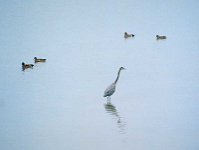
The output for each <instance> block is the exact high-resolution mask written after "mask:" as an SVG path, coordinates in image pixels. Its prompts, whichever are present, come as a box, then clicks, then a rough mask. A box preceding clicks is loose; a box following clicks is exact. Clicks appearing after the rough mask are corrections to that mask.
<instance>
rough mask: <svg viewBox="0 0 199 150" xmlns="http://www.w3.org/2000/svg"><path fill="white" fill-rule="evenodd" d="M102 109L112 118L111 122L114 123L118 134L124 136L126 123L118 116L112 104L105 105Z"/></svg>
mask: <svg viewBox="0 0 199 150" xmlns="http://www.w3.org/2000/svg"><path fill="white" fill-rule="evenodd" d="M104 108H105V110H106V113H108V114H110V115H111V116H113V120H115V121H116V124H117V126H118V128H119V132H120V133H121V134H125V133H126V132H125V126H126V123H125V122H124V121H123V118H122V117H121V116H120V115H119V112H118V111H117V109H116V107H115V106H114V105H113V104H112V103H109V102H108V103H106V104H104Z"/></svg>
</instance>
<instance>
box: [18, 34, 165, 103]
mask: <svg viewBox="0 0 199 150" xmlns="http://www.w3.org/2000/svg"><path fill="white" fill-rule="evenodd" d="M134 36H135V35H134V34H129V33H127V32H124V38H125V39H127V38H131V37H134ZM166 38H167V37H166V36H162V35H161V36H160V35H156V39H157V40H161V39H162V40H163V39H166ZM34 62H35V63H39V62H41V63H42V62H46V59H43V58H37V57H34ZM33 66H34V65H33V64H25V63H24V62H22V70H23V71H24V70H25V69H28V68H33ZM122 70H125V68H124V67H120V68H119V71H118V74H117V78H116V79H115V81H114V82H113V83H112V84H111V85H109V86H108V87H107V89H106V90H105V91H104V97H107V101H108V102H109V101H110V100H111V95H113V93H114V92H115V90H116V84H117V82H118V80H119V77H120V72H121V71H122Z"/></svg>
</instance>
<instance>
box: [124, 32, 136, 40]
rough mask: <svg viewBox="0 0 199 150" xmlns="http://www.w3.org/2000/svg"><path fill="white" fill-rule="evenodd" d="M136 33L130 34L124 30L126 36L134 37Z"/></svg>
mask: <svg viewBox="0 0 199 150" xmlns="http://www.w3.org/2000/svg"><path fill="white" fill-rule="evenodd" d="M134 36H135V35H134V34H128V33H127V32H124V38H125V39H126V38H129V37H134Z"/></svg>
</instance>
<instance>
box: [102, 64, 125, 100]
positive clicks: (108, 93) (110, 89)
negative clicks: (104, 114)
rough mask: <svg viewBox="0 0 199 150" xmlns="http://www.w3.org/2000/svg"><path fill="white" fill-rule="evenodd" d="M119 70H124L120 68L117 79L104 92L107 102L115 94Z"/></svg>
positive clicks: (118, 75)
mask: <svg viewBox="0 0 199 150" xmlns="http://www.w3.org/2000/svg"><path fill="white" fill-rule="evenodd" d="M121 70H125V68H124V67H120V69H119V71H118V74H117V78H116V79H115V82H113V83H112V84H111V85H109V86H108V88H107V89H106V90H105V91H104V97H107V100H108V98H110V96H111V95H113V93H114V92H115V89H116V84H117V81H118V80H119V77H120V72H121Z"/></svg>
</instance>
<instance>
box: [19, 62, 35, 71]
mask: <svg viewBox="0 0 199 150" xmlns="http://www.w3.org/2000/svg"><path fill="white" fill-rule="evenodd" d="M33 66H34V65H33V64H25V63H24V62H22V68H23V69H27V68H33Z"/></svg>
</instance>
